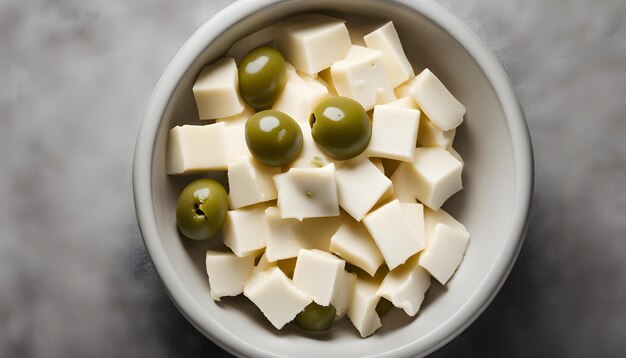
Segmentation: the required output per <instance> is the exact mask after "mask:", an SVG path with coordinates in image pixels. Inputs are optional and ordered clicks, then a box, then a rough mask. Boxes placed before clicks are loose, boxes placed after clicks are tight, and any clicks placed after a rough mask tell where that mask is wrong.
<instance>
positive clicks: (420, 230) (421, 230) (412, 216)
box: [400, 202, 426, 250]
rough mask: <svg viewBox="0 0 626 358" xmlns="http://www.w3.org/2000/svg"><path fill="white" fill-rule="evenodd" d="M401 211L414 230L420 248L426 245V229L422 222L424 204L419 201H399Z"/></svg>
mask: <svg viewBox="0 0 626 358" xmlns="http://www.w3.org/2000/svg"><path fill="white" fill-rule="evenodd" d="M400 206H401V207H402V211H403V212H404V215H406V218H407V219H408V220H409V224H411V227H412V228H413V232H415V235H416V238H417V241H418V242H419V247H420V250H422V249H423V248H424V246H426V229H425V224H424V205H422V204H419V203H415V202H413V203H400Z"/></svg>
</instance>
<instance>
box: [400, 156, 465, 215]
mask: <svg viewBox="0 0 626 358" xmlns="http://www.w3.org/2000/svg"><path fill="white" fill-rule="evenodd" d="M411 167H412V168H413V171H412V173H413V174H412V175H413V177H414V178H415V197H416V198H417V199H418V200H419V201H421V202H422V203H423V204H424V205H426V206H428V207H429V208H431V209H433V210H437V209H439V208H440V207H441V205H442V204H443V203H444V202H445V201H446V200H447V199H448V198H449V197H450V196H452V194H454V193H456V192H457V191H459V190H461V189H462V188H463V184H462V182H461V172H462V171H463V164H461V162H459V161H458V160H456V159H455V158H454V157H453V156H452V154H450V153H449V152H448V151H447V150H445V149H443V148H439V147H430V148H427V147H420V148H416V149H415V157H414V159H413V165H412V166H411Z"/></svg>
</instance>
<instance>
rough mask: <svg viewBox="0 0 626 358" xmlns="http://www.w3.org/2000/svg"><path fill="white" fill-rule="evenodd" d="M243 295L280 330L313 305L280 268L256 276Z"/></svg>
mask: <svg viewBox="0 0 626 358" xmlns="http://www.w3.org/2000/svg"><path fill="white" fill-rule="evenodd" d="M243 294H244V295H245V296H246V297H248V298H249V299H250V301H252V303H254V304H255V305H256V306H257V307H258V308H259V309H260V310H261V312H263V315H264V316H265V317H266V318H267V319H268V320H269V321H270V322H271V323H272V325H274V327H276V328H278V329H281V328H283V326H284V325H285V324H287V323H289V322H291V321H292V320H293V319H294V318H295V317H296V315H297V314H298V313H300V312H302V311H303V310H304V308H305V307H306V306H308V305H309V304H310V303H311V299H310V298H309V297H307V296H306V295H305V294H304V293H302V292H301V291H300V290H298V289H297V288H296V287H295V286H294V285H293V282H292V281H291V280H290V279H289V278H288V277H287V276H286V275H285V274H284V273H283V272H282V271H281V270H280V269H279V268H278V267H272V268H270V269H268V270H266V271H263V272H261V273H259V274H257V275H255V276H254V277H253V278H252V279H251V280H250V281H249V282H248V284H246V286H245V288H244V291H243Z"/></svg>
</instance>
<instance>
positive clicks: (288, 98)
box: [272, 70, 328, 125]
mask: <svg viewBox="0 0 626 358" xmlns="http://www.w3.org/2000/svg"><path fill="white" fill-rule="evenodd" d="M327 96H328V89H327V88H326V86H325V85H324V84H323V83H322V82H321V81H319V80H317V79H314V78H307V79H303V78H301V77H300V76H298V74H297V73H296V71H295V70H287V83H286V84H285V88H284V89H283V91H282V92H281V94H280V96H279V97H278V99H277V100H276V102H275V103H274V105H273V107H272V109H275V110H277V111H281V112H284V113H286V114H287V115H289V116H290V117H291V118H293V119H294V120H295V121H296V122H300V123H306V124H307V125H308V124H309V118H310V117H311V113H313V109H315V107H316V106H317V105H318V104H319V103H320V102H321V101H322V100H323V99H324V98H326V97H327Z"/></svg>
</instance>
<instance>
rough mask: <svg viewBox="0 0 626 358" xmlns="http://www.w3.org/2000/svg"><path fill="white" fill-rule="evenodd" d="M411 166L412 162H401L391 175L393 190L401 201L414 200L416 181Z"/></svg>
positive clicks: (410, 201) (411, 201)
mask: <svg viewBox="0 0 626 358" xmlns="http://www.w3.org/2000/svg"><path fill="white" fill-rule="evenodd" d="M412 166H413V164H412V163H407V162H402V163H400V165H399V166H398V168H397V169H396V170H395V171H394V172H393V175H391V184H392V185H393V192H394V194H395V195H396V198H397V199H398V200H399V201H400V202H401V203H414V202H415V197H416V192H417V189H416V185H417V181H416V180H415V177H414V175H413V168H412Z"/></svg>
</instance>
